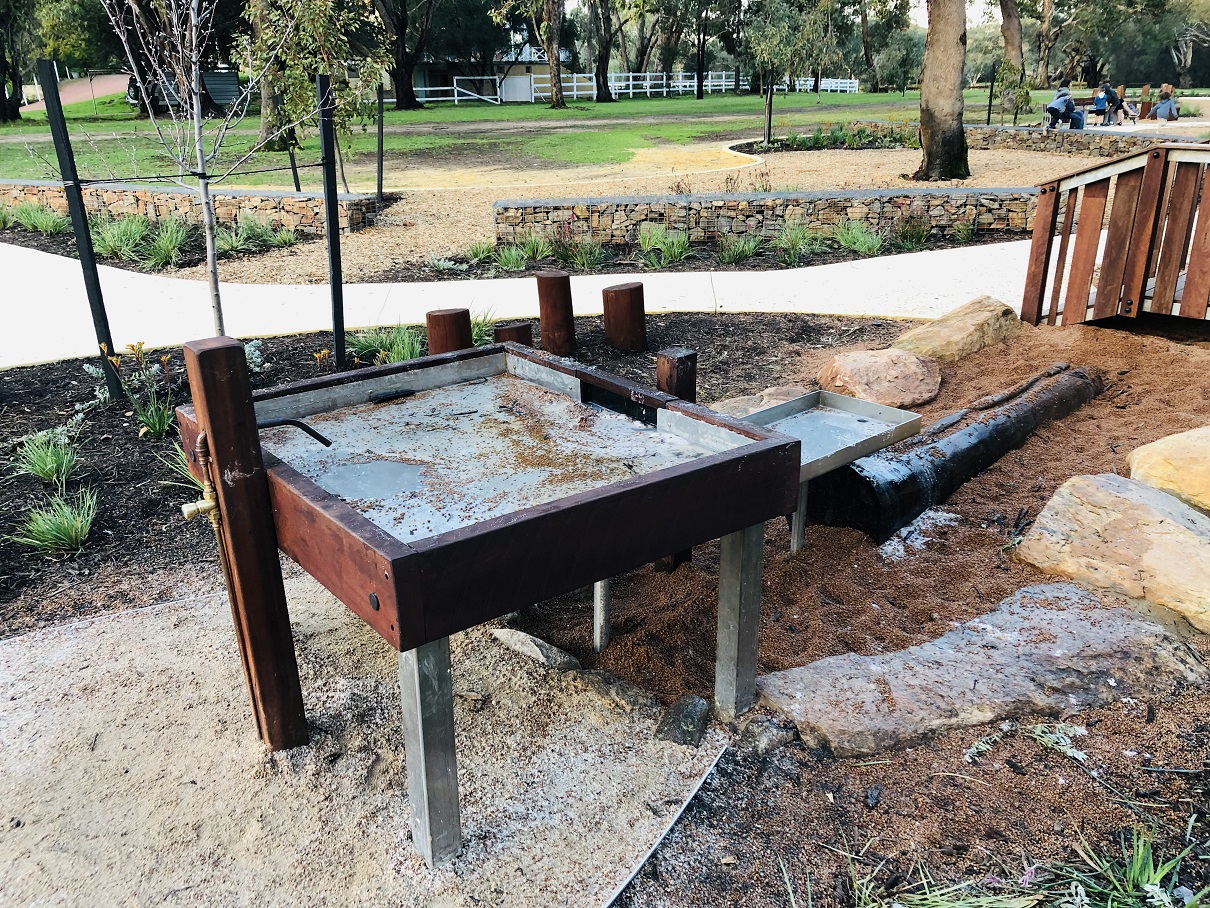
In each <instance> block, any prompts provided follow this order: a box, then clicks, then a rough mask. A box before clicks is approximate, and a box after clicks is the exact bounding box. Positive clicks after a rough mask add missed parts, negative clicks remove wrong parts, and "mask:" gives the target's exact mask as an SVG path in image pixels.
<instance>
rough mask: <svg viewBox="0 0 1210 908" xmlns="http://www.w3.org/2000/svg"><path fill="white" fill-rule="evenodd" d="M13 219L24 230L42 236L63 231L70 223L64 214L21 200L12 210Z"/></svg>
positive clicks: (53, 234)
mask: <svg viewBox="0 0 1210 908" xmlns="http://www.w3.org/2000/svg"><path fill="white" fill-rule="evenodd" d="M13 219H14V220H15V221H16V222H17V223H18V224H20V225H21V226H22V227H24V228H25V229H26V230H30V231H32V232H34V233H40V234H42V235H43V236H55V235H56V234H59V233H63V232H64V231H65V230H67V228H68V225H69V224H70V223H71V222H70V221H69V220H68V219H67V217H66V216H65V215H62V214H59V213H58V212H57V211H52V210H51V209H49V208H47V207H46V206H45V205H36V204H34V203H33V202H22V203H21V204H20V205H18V206H17V208H16V210H14V211H13Z"/></svg>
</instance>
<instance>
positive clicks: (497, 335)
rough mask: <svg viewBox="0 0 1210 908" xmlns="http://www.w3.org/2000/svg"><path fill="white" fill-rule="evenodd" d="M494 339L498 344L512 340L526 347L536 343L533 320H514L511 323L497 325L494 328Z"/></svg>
mask: <svg viewBox="0 0 1210 908" xmlns="http://www.w3.org/2000/svg"><path fill="white" fill-rule="evenodd" d="M492 340H493V341H495V342H496V343H497V344H503V343H506V342H508V341H512V342H513V343H514V344H521V345H522V346H525V347H532V346H533V345H534V326H533V323H532V322H514V323H513V324H511V325H496V326H495V327H493V328H492Z"/></svg>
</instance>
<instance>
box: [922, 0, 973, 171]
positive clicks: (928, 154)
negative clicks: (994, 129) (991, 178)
mask: <svg viewBox="0 0 1210 908" xmlns="http://www.w3.org/2000/svg"><path fill="white" fill-rule="evenodd" d="M965 62H966V0H928V33H927V35H926V37H925V39H924V67H923V69H922V70H921V73H920V146H921V148H922V149H923V159H922V160H921V162H920V166H919V167H918V168H917V169H916V172H915V173H914V174H913V175H912V176H913V178H914V179H917V180H965V179H966V178H967V177H969V176H970V175H971V169H970V163H969V161H968V158H967V147H966V131H965V130H964V129H963V126H962V115H963V102H962V88H963V78H962V74H963V67H964V64H965Z"/></svg>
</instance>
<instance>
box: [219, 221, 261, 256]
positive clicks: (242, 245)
mask: <svg viewBox="0 0 1210 908" xmlns="http://www.w3.org/2000/svg"><path fill="white" fill-rule="evenodd" d="M214 248H215V249H216V250H217V251H218V254H219V255H234V254H235V253H237V252H251V251H252V250H253V249H254V248H256V247H255V244H254V243H253V242H252V238H251V237H250V236H249V235H248V232H247V231H246V230H245V229H244V228H243V227H219V228H217V229H216V230H215V231H214Z"/></svg>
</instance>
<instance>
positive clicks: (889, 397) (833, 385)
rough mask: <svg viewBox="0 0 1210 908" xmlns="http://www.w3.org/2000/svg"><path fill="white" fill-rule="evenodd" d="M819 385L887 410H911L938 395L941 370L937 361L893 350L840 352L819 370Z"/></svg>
mask: <svg viewBox="0 0 1210 908" xmlns="http://www.w3.org/2000/svg"><path fill="white" fill-rule="evenodd" d="M819 386H820V387H821V388H823V389H824V390H825V391H835V392H836V393H838V394H848V395H849V396H850V397H859V398H861V399H862V400H869V401H873V402H874V403H876V404H884V405H886V406H888V407H912V406H915V405H916V404H923V403H928V402H929V401H930V400H932V399H933V398H934V397H936V396H937V392H938V391H939V390H940V389H941V367H940V366H939V365H938V364H937V361H936V360H935V359H929V358H927V357H924V356H917V355H916V354H915V353H910V352H908V351H907V350H896V349H895V348H893V347H892V348H891V349H889V350H854V351H852V352H850V353H838V354H837V355H836V356H834V357H832V359H830V360H829V361H828V362H827V363H826V364H825V365H824V367H823V368H822V369H820V370H819Z"/></svg>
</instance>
